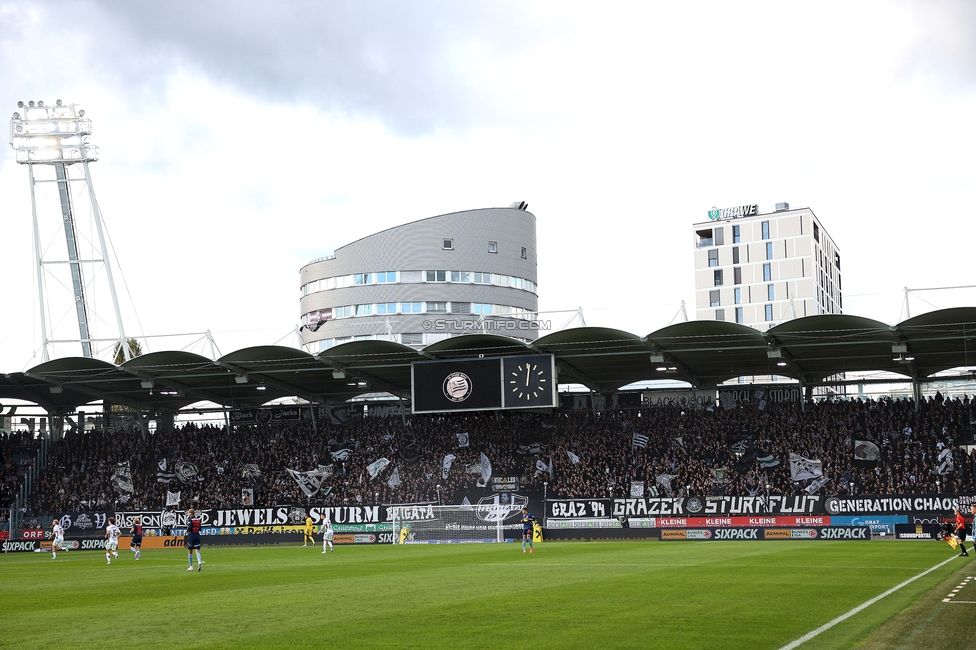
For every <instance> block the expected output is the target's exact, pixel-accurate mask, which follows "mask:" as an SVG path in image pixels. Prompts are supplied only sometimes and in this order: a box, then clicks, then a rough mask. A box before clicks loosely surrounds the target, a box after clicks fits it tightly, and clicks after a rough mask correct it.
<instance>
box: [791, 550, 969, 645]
mask: <svg viewBox="0 0 976 650" xmlns="http://www.w3.org/2000/svg"><path fill="white" fill-rule="evenodd" d="M955 559H956V556H953V557H950V558H949V559H948V560H945V561H943V562H940V563H938V564H936V565H935V566H934V567H932V568H931V569H926V570H925V571H922V572H921V573H919V574H918V575H916V576H912V577H911V578H909V579H908V580H906V581H905V582H903V583H901V584H900V585H895V586H894V587H892V588H891V589H889V590H888V591H886V592H884V593H883V594H881V595H880V596H875V597H874V598H872V599H871V600H869V601H867V602H864V603H861V604H860V605H858V606H857V607H855V608H854V609H852V610H851V611H849V612H847V613H846V614H841V615H840V616H838V617H837V618H835V619H834V620H832V621H830V622H829V623H825V624H823V625H821V626H820V627H818V628H817V629H816V630H813V631H812V632H807V633H806V634H804V635H803V636H801V637H800V638H799V639H797V640H796V641H793V642H792V643H788V644H786V645H784V646H783V647H782V648H780V650H793V648H796V647H798V646H799V645H800V644H802V643H806V642H807V641H809V640H810V639H812V638H814V637H816V636H818V635H820V634H821V633H823V632H826V631H827V630H829V629H830V628H832V627H834V626H835V625H837V624H838V623H842V622H843V621H846V620H847V619H849V618H850V617H851V616H854V615H855V614H857V613H858V612H860V611H861V610H862V609H866V608H868V607H870V606H871V605H873V604H875V603H876V602H878V601H879V600H881V599H882V598H886V597H887V596H890V595H891V594H893V593H895V592H896V591H898V590H899V589H901V588H902V587H904V586H905V585H909V584H911V583H913V582H915V581H916V580H918V579H919V578H921V577H923V576H926V575H928V574H929V573H932V572H933V571H935V570H936V569H941V568H942V567H944V566H945V565H947V564H949V563H950V562H952V561H953V560H955ZM958 602H961V601H958Z"/></svg>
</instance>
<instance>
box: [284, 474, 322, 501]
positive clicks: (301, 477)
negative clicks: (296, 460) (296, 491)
mask: <svg viewBox="0 0 976 650" xmlns="http://www.w3.org/2000/svg"><path fill="white" fill-rule="evenodd" d="M285 471H286V472H288V473H289V474H290V475H291V477H292V478H293V479H295V482H296V483H298V487H300V488H301V489H302V492H304V493H305V496H307V497H310V496H314V495H315V494H316V493H317V492H318V491H319V488H320V487H321V486H322V477H321V476H320V475H319V472H318V470H315V469H313V470H312V471H310V472H299V471H297V470H294V469H288V468H287V467H286V468H285Z"/></svg>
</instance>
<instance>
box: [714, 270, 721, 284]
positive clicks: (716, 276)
mask: <svg viewBox="0 0 976 650" xmlns="http://www.w3.org/2000/svg"><path fill="white" fill-rule="evenodd" d="M712 275H713V276H714V279H715V285H714V286H716V287H720V286H722V269H716V270H715V271H712Z"/></svg>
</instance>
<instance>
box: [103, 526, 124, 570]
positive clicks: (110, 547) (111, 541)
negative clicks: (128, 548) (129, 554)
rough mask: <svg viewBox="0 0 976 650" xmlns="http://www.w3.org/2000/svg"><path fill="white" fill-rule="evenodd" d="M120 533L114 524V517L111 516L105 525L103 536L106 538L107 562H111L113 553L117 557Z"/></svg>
mask: <svg viewBox="0 0 976 650" xmlns="http://www.w3.org/2000/svg"><path fill="white" fill-rule="evenodd" d="M120 535H122V531H121V530H119V527H118V526H116V525H115V518H114V517H112V518H111V519H109V520H108V526H106V527H105V537H106V539H107V540H108V541H106V542H105V559H106V561H108V563H109V564H111V563H112V556H113V555H114V556H115V557H116V558H117V557H119V536H120Z"/></svg>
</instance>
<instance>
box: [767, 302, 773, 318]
mask: <svg viewBox="0 0 976 650" xmlns="http://www.w3.org/2000/svg"><path fill="white" fill-rule="evenodd" d="M771 320H773V306H772V305H766V321H767V322H769V321H771Z"/></svg>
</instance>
